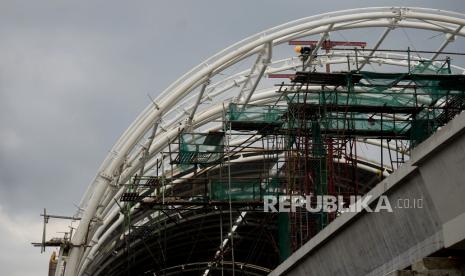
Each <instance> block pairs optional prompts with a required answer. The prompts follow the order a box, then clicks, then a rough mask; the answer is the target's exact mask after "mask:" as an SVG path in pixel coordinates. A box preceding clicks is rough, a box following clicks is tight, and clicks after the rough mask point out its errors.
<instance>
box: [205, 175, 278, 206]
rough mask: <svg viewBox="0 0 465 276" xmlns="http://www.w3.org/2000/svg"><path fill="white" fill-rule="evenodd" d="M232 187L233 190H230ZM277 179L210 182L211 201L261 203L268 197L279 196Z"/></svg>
mask: <svg viewBox="0 0 465 276" xmlns="http://www.w3.org/2000/svg"><path fill="white" fill-rule="evenodd" d="M229 187H231V189H229ZM279 193H280V185H279V181H278V180H277V179H274V178H273V179H266V180H261V179H259V178H257V179H232V180H231V181H230V182H229V181H228V180H212V181H210V199H211V200H229V196H231V200H232V201H259V200H263V197H264V196H266V195H279Z"/></svg>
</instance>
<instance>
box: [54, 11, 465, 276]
mask: <svg viewBox="0 0 465 276" xmlns="http://www.w3.org/2000/svg"><path fill="white" fill-rule="evenodd" d="M464 26H465V15H463V14H459V13H455V12H447V11H440V10H431V9H423V8H366V9H356V10H346V11H340V12H333V13H327V14H322V15H318V16H312V17H308V18H303V19H299V20H296V21H293V22H289V23H286V24H283V25H280V26H277V27H274V28H271V29H268V30H265V31H263V32H261V33H258V34H256V35H253V36H251V37H249V38H246V39H244V40H242V41H240V42H238V43H236V44H234V45H231V46H230V47H228V48H226V49H224V50H223V51H221V52H219V53H217V54H216V55H214V56H212V57H211V58H209V59H207V60H206V61H205V62H203V63H201V64H199V65H198V66H196V67H195V68H193V69H192V70H190V71H189V72H187V73H186V74H185V75H183V76H182V77H180V78H179V79H178V80H176V81H175V82H174V83H172V84H171V85H170V86H169V87H168V88H166V89H165V91H163V92H162V93H160V94H159V96H158V97H157V98H156V99H155V100H154V101H153V102H152V103H150V105H149V106H148V107H147V108H146V109H145V110H143V111H142V112H141V114H140V115H139V116H138V117H137V118H136V119H135V121H134V122H133V123H132V124H131V125H130V126H129V127H128V129H127V130H126V131H125V132H124V133H123V134H122V135H121V137H120V138H119V140H118V141H117V142H116V144H115V145H114V146H113V148H112V150H111V152H110V154H109V155H108V156H107V157H106V159H105V160H104V162H103V163H102V165H101V166H100V168H99V170H98V174H97V175H96V177H95V179H94V180H93V181H92V182H91V183H90V184H89V186H88V189H87V191H86V193H85V195H84V196H83V198H82V201H81V203H80V206H79V208H80V210H82V211H81V212H80V213H79V216H80V217H81V220H80V224H79V227H78V229H77V230H76V232H75V233H74V236H73V238H72V245H73V246H72V247H71V249H70V253H69V256H68V260H67V264H66V272H65V275H84V274H87V275H96V273H97V272H98V270H99V267H101V266H102V265H104V264H105V260H107V258H108V256H111V254H112V249H111V248H112V246H114V245H115V242H116V241H117V240H118V239H119V236H120V235H121V225H122V224H124V215H123V213H122V212H120V210H121V209H120V208H127V207H128V206H127V205H126V204H124V203H119V199H120V197H121V195H122V194H123V193H124V192H125V191H126V190H127V188H128V187H127V186H125V185H119V184H120V183H126V182H127V181H128V180H129V179H131V178H132V177H134V176H135V175H139V176H140V175H146V174H150V171H151V170H153V169H154V168H155V167H156V166H159V164H160V163H162V164H163V163H165V164H166V163H167V161H166V158H165V157H166V154H165V153H166V152H167V147H168V146H169V144H170V143H171V142H172V141H173V140H174V139H176V137H177V136H178V135H179V133H180V132H181V131H186V130H188V131H191V132H193V131H196V130H206V129H215V128H219V127H220V125H221V123H220V122H219V121H218V120H219V119H221V116H222V114H223V110H224V108H225V106H227V105H228V104H229V103H231V102H233V103H237V104H246V103H249V104H267V103H274V102H276V101H277V100H278V99H279V94H278V93H276V88H273V87H270V81H269V80H268V79H267V78H266V76H268V75H269V74H274V73H279V72H286V71H287V72H289V71H291V72H292V71H295V70H297V69H298V68H299V67H300V66H302V61H301V60H300V59H299V58H297V57H291V58H289V57H286V56H285V55H284V56H282V57H281V56H279V55H280V54H281V55H282V52H283V51H282V50H280V48H279V46H280V45H284V44H285V43H288V42H289V41H291V40H296V39H302V38H306V37H315V36H316V37H317V44H316V48H315V49H314V52H315V53H316V52H318V50H319V48H320V47H321V46H322V43H323V42H324V41H325V40H326V39H327V38H328V36H329V35H330V34H331V33H337V32H341V33H343V32H345V31H351V30H370V32H367V35H371V36H376V37H377V38H376V39H374V40H373V41H372V43H370V45H369V46H370V47H369V48H370V49H367V50H364V51H360V52H358V53H357V55H353V51H351V50H350V49H346V50H344V49H334V50H331V51H328V52H326V53H323V54H319V55H318V56H316V57H315V58H311V59H310V60H308V64H307V65H308V66H310V67H318V66H322V65H325V64H332V65H333V66H338V65H341V66H345V65H346V64H347V63H349V64H351V65H352V66H356V69H359V70H360V69H362V68H363V67H366V66H368V65H372V64H378V65H381V66H396V67H397V66H401V67H408V66H414V65H416V64H419V63H420V62H421V61H423V60H431V61H436V60H438V59H440V58H441V57H443V56H444V54H443V52H444V50H445V49H446V47H447V46H448V45H449V44H451V43H453V42H454V41H455V39H456V37H463V36H465V30H464V29H463V27H464ZM397 29H415V30H426V31H430V32H432V33H442V34H444V41H443V42H442V43H441V44H440V45H439V47H438V48H436V49H426V50H428V51H430V52H427V53H426V52H425V53H421V54H422V56H420V55H419V53H417V54H416V55H412V56H409V58H408V59H407V58H406V56H405V55H403V54H401V53H399V52H396V51H389V50H386V49H383V45H385V44H386V42H387V41H388V40H389V37H390V35H392V33H393V32H394V31H395V30H397ZM422 50H423V49H422ZM425 55H428V56H427V57H426V56H425ZM437 63H438V64H439V66H440V65H441V62H440V61H437ZM237 69H239V70H240V72H239V73H232V72H233V71H234V70H237ZM452 69H453V70H454V72H455V73H460V74H463V73H464V69H463V68H461V67H458V66H452ZM310 89H311V87H310ZM315 89H316V88H315ZM419 100H420V101H424V102H425V103H429V102H431V99H429V98H428V97H426V96H425V97H420V98H419ZM364 142H367V143H370V141H369V140H368V141H367V140H365V141H364ZM230 143H231V144H233V143H234V141H230ZM371 143H372V144H373V145H375V146H380V144H379V143H378V144H377V143H376V142H375V141H371ZM383 146H384V147H385V148H390V147H393V149H394V150H399V149H398V148H395V147H394V146H393V145H391V144H389V143H388V142H385V143H384V144H383ZM368 163H369V162H367V163H366V164H368ZM371 163H377V162H376V161H374V162H371ZM378 165H379V164H378ZM362 166H363V165H362ZM162 167H163V166H162ZM365 167H366V168H364V169H365V170H368V171H369V170H370V169H369V168H370V166H367V165H365ZM372 172H375V171H372ZM385 173H386V174H387V173H388V170H386V172H385ZM185 177H189V175H187V176H185ZM138 207H140V206H139V205H136V206H132V207H131V209H130V210H129V211H128V212H132V213H134V212H135V211H134V210H136V208H138ZM190 215H192V216H193V217H195V214H190ZM140 220H141V222H140V224H141V225H143V223H144V220H143V218H140ZM115 254H118V253H115ZM116 257H117V256H116ZM116 257H115V258H116ZM60 265H62V264H61V263H60ZM236 265H237V264H236ZM239 265H240V264H239ZM244 265H246V266H245V268H246V269H249V270H250V271H251V273H252V272H253V273H255V272H257V271H258V272H257V273H258V274H260V271H261V270H262V269H263V268H261V267H248V264H244ZM229 266H232V267H234V265H231V264H229ZM193 268H196V269H197V270H205V269H208V266H206V265H205V264H204V263H192V264H191V263H186V264H185V267H184V266H183V269H193ZM166 269H167V271H172V270H174V271H175V269H174V268H166ZM264 269H265V270H266V268H264ZM262 272H263V271H262ZM174 273H175V272H174ZM253 273H252V274H253Z"/></svg>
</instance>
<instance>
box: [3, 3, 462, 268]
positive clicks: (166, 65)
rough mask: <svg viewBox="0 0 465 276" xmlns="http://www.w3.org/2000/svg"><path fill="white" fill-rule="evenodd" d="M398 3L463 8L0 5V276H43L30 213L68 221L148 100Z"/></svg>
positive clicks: (36, 225)
mask: <svg viewBox="0 0 465 276" xmlns="http://www.w3.org/2000/svg"><path fill="white" fill-rule="evenodd" d="M398 5H407V6H422V7H430V8H441V9H447V10H454V11H461V12H464V11H465V4H464V3H463V0H457V1H447V0H442V1H437V0H434V1H406V0H403V1H349V0H345V1H314V0H307V1H289V0H280V1H265V0H262V1H251V0H244V1H232V0H230V1H213V0H212V1H165V2H162V1H59V0H57V1H33V0H31V1H17V0H11V1H7V0H0V244H1V246H0V275H8V276H16V275H20V276H29V275H46V273H47V266H48V258H49V255H50V253H51V250H48V251H47V254H43V255H40V252H39V249H35V248H32V247H31V246H30V242H31V241H39V240H40V237H41V220H40V219H41V218H40V217H39V216H38V215H39V213H40V212H41V210H42V208H44V207H46V208H47V209H48V211H49V212H51V213H54V214H63V215H71V214H73V213H74V212H75V207H74V205H73V204H77V203H78V202H79V200H80V198H81V196H82V194H83V193H84V190H85V189H86V187H87V185H88V183H89V182H90V181H91V179H92V178H93V177H94V175H95V173H96V170H97V168H98V166H99V165H100V162H101V161H102V160H103V158H104V157H105V155H106V154H107V152H108V150H109V149H110V148H111V147H112V145H113V143H114V142H115V141H116V139H117V138H118V137H119V135H120V134H121V133H122V132H123V131H124V130H125V129H126V128H127V127H128V126H129V124H130V123H131V122H132V120H133V119H134V118H135V117H136V116H137V115H138V113H139V112H140V111H141V110H142V109H143V108H144V107H145V106H146V105H148V104H149V98H148V96H147V94H150V95H152V96H153V97H155V96H156V95H157V94H158V93H159V92H160V91H162V90H163V89H164V88H165V87H166V86H168V85H169V84H170V82H172V81H174V80H175V79H176V78H177V77H179V76H180V75H182V74H183V73H184V72H186V71H187V70H188V69H190V68H191V67H193V66H195V65H196V64H198V63H200V62H201V61H203V60H204V59H206V58H207V57H209V56H210V55H213V54H214V53H216V52H217V51H219V50H221V49H222V48H224V47H226V46H228V45H230V44H231V43H234V42H236V41H238V40H240V39H242V38H245V37H246V36H249V35H252V34H254V33H256V32H259V31H261V30H264V29H266V28H269V27H272V26H275V25H278V24H281V23H285V22H287V21H290V20H294V19H297V18H301V17H306V16H310V15H315V14H319V13H322V12H328V11H333V10H341V9H348V8H355V7H367V6H398ZM58 228H59V227H58V226H56V225H55V226H53V224H51V225H50V231H49V232H51V233H52V234H54V235H60V234H56V233H55V232H56V231H59V230H58ZM63 230H65V229H63Z"/></svg>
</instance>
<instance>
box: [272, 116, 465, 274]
mask: <svg viewBox="0 0 465 276" xmlns="http://www.w3.org/2000/svg"><path fill="white" fill-rule="evenodd" d="M368 194H370V195H372V196H373V198H372V202H377V199H378V198H379V196H381V195H387V196H388V197H389V200H390V202H391V204H392V205H393V206H392V207H393V208H394V212H392V213H388V212H381V213H367V212H362V213H344V214H342V215H341V216H340V217H338V218H337V219H336V220H335V221H334V222H333V223H331V224H330V225H329V226H328V227H326V228H325V229H324V230H323V231H321V232H320V233H319V234H318V235H316V236H315V237H314V238H313V239H311V240H310V241H308V242H307V243H306V244H305V245H304V246H302V247H301V248H300V249H299V250H298V251H296V252H295V253H294V254H292V255H291V256H290V257H289V258H288V259H287V260H286V261H284V262H283V263H282V264H281V265H279V266H278V267H277V268H276V269H275V270H274V271H272V272H271V273H270V275H318V276H320V275H354V276H360V275H387V274H389V273H392V272H395V271H397V270H402V269H404V268H406V267H408V266H410V265H411V264H414V263H415V262H417V261H419V260H421V259H423V258H424V257H426V256H428V255H430V254H432V253H434V252H437V251H438V250H441V249H443V248H453V249H465V242H464V241H465V113H462V114H460V115H458V116H457V117H456V118H454V120H452V121H451V122H450V123H449V124H447V125H446V126H445V127H443V128H442V129H441V130H439V131H438V132H436V133H435V134H434V135H432V136H431V137H430V138H428V139H427V140H426V141H424V142H423V143H422V144H420V145H419V146H418V147H417V148H415V150H414V151H413V152H412V156H411V160H410V161H409V162H407V163H406V164H404V165H403V166H402V167H401V168H399V170H397V171H395V172H394V173H393V174H392V175H390V176H389V177H387V178H386V179H385V180H383V181H382V182H381V183H379V184H378V185H377V186H376V187H375V188H373V189H372V190H371V191H370V192H369V193H368ZM420 198H421V199H423V208H409V209H405V208H396V207H401V206H397V204H396V203H397V202H398V199H400V200H402V199H410V202H412V200H413V199H420Z"/></svg>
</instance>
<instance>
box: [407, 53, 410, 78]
mask: <svg viewBox="0 0 465 276" xmlns="http://www.w3.org/2000/svg"><path fill="white" fill-rule="evenodd" d="M407 67H408V73H409V74H410V47H408V48H407Z"/></svg>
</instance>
